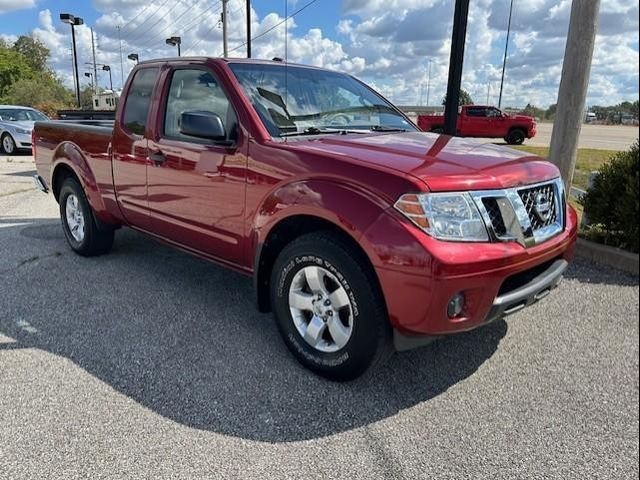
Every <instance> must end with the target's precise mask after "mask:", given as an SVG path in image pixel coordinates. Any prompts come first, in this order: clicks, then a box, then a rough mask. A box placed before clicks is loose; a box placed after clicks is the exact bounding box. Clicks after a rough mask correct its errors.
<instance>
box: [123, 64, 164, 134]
mask: <svg viewBox="0 0 640 480" xmlns="http://www.w3.org/2000/svg"><path fill="white" fill-rule="evenodd" d="M157 77H158V69H157V68H144V69H142V70H138V72H137V73H136V76H135V77H134V78H133V83H132V84H131V88H130V89H129V93H128V94H127V100H126V103H125V106H124V116H123V123H124V127H125V128H126V129H127V130H129V131H130V132H133V133H136V134H138V135H144V129H145V127H146V125H147V115H148V113H149V107H150V105H151V94H152V93H153V88H154V86H155V84H156V78H157Z"/></svg>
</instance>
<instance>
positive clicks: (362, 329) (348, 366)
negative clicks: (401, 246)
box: [271, 232, 391, 381]
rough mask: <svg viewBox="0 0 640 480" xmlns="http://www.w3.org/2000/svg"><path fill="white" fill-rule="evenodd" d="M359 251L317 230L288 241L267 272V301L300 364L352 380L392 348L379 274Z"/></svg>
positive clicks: (342, 378) (328, 375)
mask: <svg viewBox="0 0 640 480" xmlns="http://www.w3.org/2000/svg"><path fill="white" fill-rule="evenodd" d="M369 270H370V269H369V268H366V266H365V265H363V259H362V255H361V254H360V252H359V251H358V250H357V249H356V248H354V247H353V246H351V245H350V244H349V243H347V242H345V241H343V240H342V239H341V238H339V237H338V236H336V235H332V234H330V233H325V232H316V233H310V234H307V235H303V236H302V237H299V238H298V239H296V240H294V241H293V242H291V243H290V244H289V245H287V246H286V247H285V248H284V249H283V250H282V252H281V253H280V255H279V256H278V258H277V260H276V262H275V265H274V268H273V271H272V274H271V304H272V306H273V309H274V314H275V318H276V322H277V325H278V329H279V331H280V334H281V335H282V338H283V339H284V342H285V344H286V345H287V347H288V348H289V350H290V351H291V353H293V355H294V356H295V357H296V358H297V359H298V361H300V363H302V364H303V365H304V366H306V367H307V368H309V369H310V370H312V371H314V372H315V373H317V374H319V375H321V376H323V377H326V378H329V379H331V380H336V381H347V380H353V379H355V378H357V377H359V376H360V375H362V374H363V373H364V372H365V371H367V370H368V369H370V368H371V367H373V366H375V365H378V364H380V363H382V360H383V359H384V358H386V357H387V355H388V353H389V352H390V351H391V342H390V337H391V335H390V327H389V323H388V320H387V315H386V307H385V305H384V302H383V300H382V297H381V294H380V293H379V291H378V290H379V289H378V288H377V279H376V278H375V277H374V276H373V273H372V272H370V271H369Z"/></svg>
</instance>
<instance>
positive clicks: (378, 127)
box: [370, 125, 407, 132]
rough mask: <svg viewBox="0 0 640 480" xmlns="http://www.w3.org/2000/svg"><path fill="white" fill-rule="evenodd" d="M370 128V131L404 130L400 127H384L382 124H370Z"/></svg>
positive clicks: (404, 129) (404, 130)
mask: <svg viewBox="0 0 640 480" xmlns="http://www.w3.org/2000/svg"><path fill="white" fill-rule="evenodd" d="M370 130H371V131H372V132H406V131H407V129H406V128H400V127H385V126H382V125H371V127H370Z"/></svg>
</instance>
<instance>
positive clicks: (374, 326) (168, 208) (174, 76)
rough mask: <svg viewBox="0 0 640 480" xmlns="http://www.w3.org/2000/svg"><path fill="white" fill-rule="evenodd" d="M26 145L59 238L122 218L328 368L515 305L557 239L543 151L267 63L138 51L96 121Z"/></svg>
mask: <svg viewBox="0 0 640 480" xmlns="http://www.w3.org/2000/svg"><path fill="white" fill-rule="evenodd" d="M34 156H35V163H36V166H37V171H38V175H37V176H36V177H35V181H36V183H37V184H38V186H39V188H40V189H42V190H43V191H51V192H52V193H53V196H54V198H55V199H56V201H57V202H58V203H59V206H60V217H61V220H62V228H63V231H64V234H65V237H66V239H67V242H68V244H69V246H70V247H71V249H72V250H74V251H75V252H77V253H78V254H80V255H84V256H92V255H100V254H104V253H107V252H108V251H109V250H110V249H111V247H112V244H113V239H114V232H115V231H116V230H117V229H118V228H120V227H122V226H127V227H131V228H133V229H136V230H138V231H140V232H144V233H146V234H148V235H151V236H152V237H154V238H157V239H159V240H161V241H164V242H166V243H167V244H170V245H173V246H175V247H178V248H180V249H182V250H185V251H187V252H191V253H193V254H195V255H198V256H200V257H202V258H205V259H208V260H211V261H213V262H216V263H218V264H221V265H224V266H226V267H229V268H231V269H233V270H236V271H238V272H241V273H243V274H246V275H250V276H252V277H253V281H254V286H255V295H256V303H257V305H258V308H259V309H260V310H261V311H269V310H272V311H273V312H274V313H275V320H276V323H277V326H278V328H279V330H280V333H281V334H282V338H283V341H284V343H285V344H286V346H287V347H288V348H289V349H290V351H291V352H292V354H293V355H294V356H295V357H296V358H297V359H298V360H299V361H300V362H301V363H302V364H304V365H305V366H306V367H308V368H310V369H311V370H313V371H314V372H317V373H318V374H320V375H323V376H326V377H328V378H331V379H335V380H348V379H353V378H355V377H357V376H359V375H361V374H362V373H363V372H365V371H367V370H368V369H370V368H372V367H373V366H375V365H379V364H380V363H381V360H382V359H384V358H386V356H387V353H388V352H390V351H393V348H394V347H395V349H396V350H406V349H410V348H414V347H417V346H420V345H424V344H426V343H428V342H430V341H432V340H433V339H434V338H437V337H439V336H442V335H448V334H453V333H456V332H462V331H467V330H471V329H473V328H476V327H480V326H483V325H486V324H488V323H489V322H492V321H494V320H497V319H500V318H502V317H503V316H504V315H507V314H509V313H512V312H516V311H518V310H520V309H521V308H523V307H526V306H528V305H531V304H532V303H533V302H535V301H537V300H539V299H541V298H543V297H544V296H546V295H547V294H548V293H549V292H550V291H551V290H552V289H553V288H554V287H555V286H556V285H557V284H558V282H559V281H560V279H561V277H562V274H563V272H564V271H565V269H566V268H567V265H568V262H569V260H570V259H571V257H572V252H573V247H574V243H575V240H576V224H577V221H576V213H575V211H574V210H573V209H572V208H571V207H570V206H569V205H568V204H567V202H566V199H565V190H564V186H563V183H562V180H561V179H560V175H559V172H558V169H557V168H556V167H555V166H554V165H553V164H551V163H549V162H547V161H545V160H543V159H542V158H539V157H536V156H532V155H530V154H527V153H524V152H519V151H515V150H512V149H509V148H505V147H499V146H496V145H482V144H481V143H479V142H476V141H475V140H470V139H462V138H456V137H450V136H447V135H435V134H431V133H423V132H420V131H419V130H418V129H417V128H416V127H415V125H414V124H413V123H412V122H411V121H410V120H409V119H408V118H407V117H406V116H405V115H404V114H403V113H401V112H400V111H399V110H398V109H396V108H395V107H394V106H393V105H392V104H391V103H389V102H388V101H386V100H385V99H384V98H382V97H381V96H380V95H378V94H377V93H376V92H374V91H373V90H372V89H370V88H369V87H367V86H366V85H365V84H363V83H361V82H360V81H358V80H356V79H354V78H353V77H351V76H349V75H346V74H342V73H337V72H332V71H328V70H323V69H319V68H314V67H306V66H301V65H293V64H290V65H285V64H283V63H282V62H270V61H258V60H253V59H213V58H209V59H205V58H180V59H171V60H153V61H147V62H141V63H140V64H138V65H137V66H136V67H135V68H134V69H133V71H132V73H131V75H130V76H129V79H128V80H127V82H126V85H125V87H124V91H123V97H122V99H121V101H120V102H119V104H118V107H117V111H116V119H115V124H114V126H113V127H105V126H96V125H88V124H83V123H82V122H78V123H77V124H74V123H69V122H55V121H49V122H37V123H36V126H35V130H34ZM78 265H79V268H82V267H81V266H82V263H80V264H78ZM64 275H65V274H64V272H61V275H60V277H59V278H60V279H61V281H64ZM159 280H161V279H159ZM161 283H162V282H161ZM131 294H132V295H136V292H131ZM217 294H218V292H216V291H211V292H210V295H217ZM184 313H185V315H188V311H186V312H184ZM218 321H232V320H231V319H219V320H218ZM256 328H261V327H260V325H256ZM238 341H241V339H238Z"/></svg>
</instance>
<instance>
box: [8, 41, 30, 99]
mask: <svg viewBox="0 0 640 480" xmlns="http://www.w3.org/2000/svg"><path fill="white" fill-rule="evenodd" d="M33 76H34V72H33V70H32V69H31V67H30V66H29V63H28V62H27V60H26V58H24V55H22V54H20V53H18V52H16V51H15V50H12V49H10V48H6V46H2V45H0V97H3V96H4V95H5V93H6V92H7V90H8V89H9V87H10V86H11V85H12V84H13V83H15V82H16V81H17V80H19V79H21V78H33Z"/></svg>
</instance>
